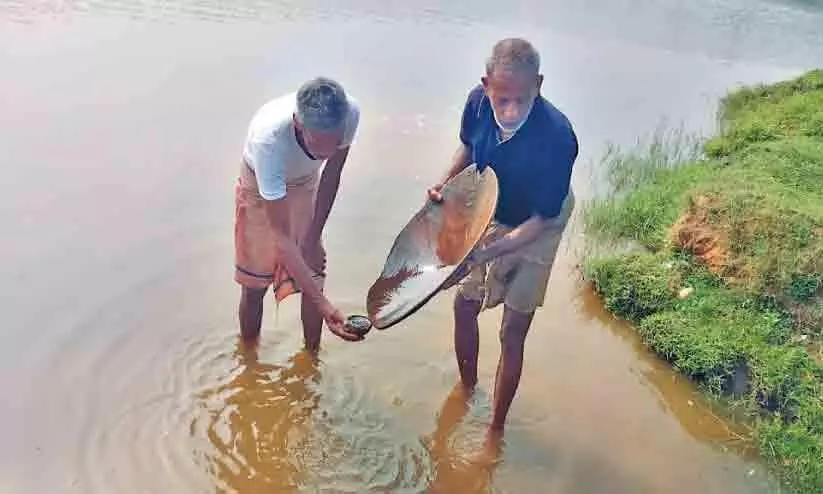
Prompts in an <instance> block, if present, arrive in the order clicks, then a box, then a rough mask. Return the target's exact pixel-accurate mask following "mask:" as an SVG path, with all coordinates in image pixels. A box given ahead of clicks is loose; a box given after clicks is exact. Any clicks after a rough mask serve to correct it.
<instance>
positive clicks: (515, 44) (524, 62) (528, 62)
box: [486, 38, 540, 75]
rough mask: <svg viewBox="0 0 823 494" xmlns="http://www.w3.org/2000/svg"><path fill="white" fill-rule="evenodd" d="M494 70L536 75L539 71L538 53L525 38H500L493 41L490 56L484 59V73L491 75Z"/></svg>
mask: <svg viewBox="0 0 823 494" xmlns="http://www.w3.org/2000/svg"><path fill="white" fill-rule="evenodd" d="M495 70H505V71H507V72H508V71H511V72H522V73H526V74H529V75H532V74H533V75H537V74H539V73H540V54H538V53H537V50H535V49H534V47H533V46H532V44H531V43H529V42H528V41H526V40H525V39H522V38H506V39H503V40H500V41H498V42H497V43H495V45H494V47H493V48H492V54H491V56H490V57H489V58H488V59H487V60H486V75H491V74H492V73H493V72H494V71H495Z"/></svg>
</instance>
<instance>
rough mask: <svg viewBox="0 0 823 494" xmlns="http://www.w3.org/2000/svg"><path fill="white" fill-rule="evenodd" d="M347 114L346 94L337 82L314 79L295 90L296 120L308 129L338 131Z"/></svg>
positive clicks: (321, 78) (323, 78)
mask: <svg viewBox="0 0 823 494" xmlns="http://www.w3.org/2000/svg"><path fill="white" fill-rule="evenodd" d="M348 113H349V101H348V98H347V96H346V92H345V91H344V90H343V87H342V86H341V85H340V84H339V83H338V82H337V81H334V80H332V79H329V78H326V77H316V78H314V79H312V80H310V81H307V82H305V83H304V84H303V85H302V86H300V89H298V90H297V119H298V121H299V122H300V123H301V124H303V125H304V126H306V127H307V128H309V129H312V130H319V131H321V132H332V131H337V130H340V129H342V128H343V126H344V124H345V122H346V116H347V115H348Z"/></svg>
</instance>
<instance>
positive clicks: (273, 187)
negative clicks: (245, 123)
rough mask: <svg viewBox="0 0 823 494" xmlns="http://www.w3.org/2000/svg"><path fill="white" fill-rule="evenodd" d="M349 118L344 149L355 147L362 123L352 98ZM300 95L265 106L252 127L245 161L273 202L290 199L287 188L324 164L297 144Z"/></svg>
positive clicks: (248, 137) (341, 146) (245, 148)
mask: <svg viewBox="0 0 823 494" xmlns="http://www.w3.org/2000/svg"><path fill="white" fill-rule="evenodd" d="M348 98H349V114H348V116H347V117H346V125H345V128H344V132H343V142H341V143H340V146H339V147H340V149H344V148H346V147H348V146H350V145H351V143H352V141H353V140H354V135H355V133H356V132H357V125H358V123H359V121H360V109H359V107H358V106H357V102H356V100H355V99H354V98H352V97H351V96H349V97H348ZM296 109H297V93H291V94H287V95H285V96H281V97H279V98H275V99H273V100H271V101H269V102H268V103H266V104H265V105H263V106H262V107H261V108H260V109H259V110H258V111H257V113H256V114H255V115H254V117H253V118H252V120H251V123H250V124H249V130H248V136H247V137H246V143H245V146H244V149H243V157H244V158H245V159H246V162H247V163H248V164H249V165H251V167H252V169H253V170H254V174H255V176H256V177H257V187H258V188H259V189H260V195H261V196H262V197H263V198H264V199H267V200H270V201H273V200H276V199H282V198H283V197H285V196H286V184H287V183H288V182H291V181H293V180H295V179H298V178H302V177H306V176H308V175H309V174H311V173H316V172H317V170H319V169H320V167H321V166H322V165H323V160H315V159H312V158H310V157H309V156H308V155H307V154H306V153H305V152H304V151H303V149H302V148H301V147H300V144H298V143H297V136H296V135H295V133H294V118H293V115H294V112H295V111H296Z"/></svg>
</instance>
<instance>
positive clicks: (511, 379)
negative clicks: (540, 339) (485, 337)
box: [489, 307, 534, 432]
mask: <svg viewBox="0 0 823 494" xmlns="http://www.w3.org/2000/svg"><path fill="white" fill-rule="evenodd" d="M532 318H534V312H530V313H523V312H517V311H515V310H512V309H510V308H508V307H506V308H505V310H504V311H503V323H502V325H501V328H500V360H498V362H497V376H496V377H495V382H494V405H493V410H494V415H493V417H492V423H491V426H490V427H489V429H490V431H497V432H502V431H503V427H504V426H505V423H506V415H508V413H509V408H510V407H511V404H512V401H513V400H514V395H515V393H516V392H517V386H518V385H519V384H520V373H521V371H522V370H523V349H524V348H525V344H526V335H527V334H528V332H529V327H530V326H531V323H532Z"/></svg>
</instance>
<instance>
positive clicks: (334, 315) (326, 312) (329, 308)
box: [320, 304, 364, 341]
mask: <svg viewBox="0 0 823 494" xmlns="http://www.w3.org/2000/svg"><path fill="white" fill-rule="evenodd" d="M320 314H321V315H322V316H323V320H324V321H325V322H326V325H328V327H329V331H331V332H332V333H334V334H335V335H337V336H338V337H339V338H342V339H344V340H346V341H360V340H362V339H363V338H364V335H360V334H356V333H352V332H350V331H349V330H347V329H346V316H344V315H343V313H342V312H340V311H339V310H337V308H336V307H334V306H333V305H331V304H323V305H321V307H320Z"/></svg>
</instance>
